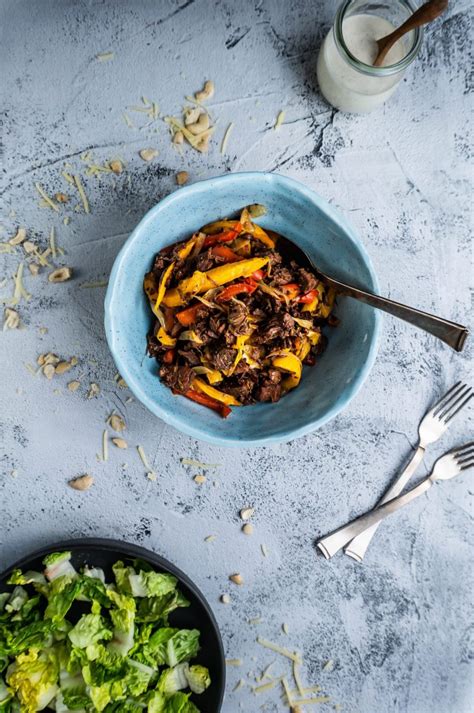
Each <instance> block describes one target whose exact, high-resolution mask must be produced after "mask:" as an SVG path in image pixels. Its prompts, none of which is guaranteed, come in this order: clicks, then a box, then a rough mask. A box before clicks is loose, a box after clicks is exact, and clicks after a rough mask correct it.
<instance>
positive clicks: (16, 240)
mask: <svg viewBox="0 0 474 713" xmlns="http://www.w3.org/2000/svg"><path fill="white" fill-rule="evenodd" d="M25 239H26V229H25V228H18V230H17V232H16V235H14V237H13V238H10V240H9V241H8V242H9V244H10V245H20V244H21V243H22V242H23V241H24V240H25Z"/></svg>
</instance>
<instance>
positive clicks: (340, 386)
mask: <svg viewBox="0 0 474 713" xmlns="http://www.w3.org/2000/svg"><path fill="white" fill-rule="evenodd" d="M250 203H263V204H264V205H265V206H266V208H267V214H266V215H265V216H263V217H262V218H259V219H258V222H259V224H260V225H262V227H264V228H265V227H266V228H270V229H272V230H275V231H276V232H278V233H281V234H282V235H285V236H286V237H288V238H290V239H291V240H293V241H295V242H297V243H298V244H299V245H301V247H302V248H303V249H304V250H305V251H306V252H307V253H308V254H309V255H310V256H311V258H312V259H313V260H314V262H315V263H316V264H318V265H319V266H320V267H321V268H322V269H323V270H324V271H327V272H328V274H332V275H334V276H335V277H340V278H342V279H343V278H344V277H346V278H348V279H350V280H352V282H353V283H354V284H356V285H358V286H360V287H366V288H368V289H370V290H374V291H376V289H377V284H376V278H375V275H374V273H373V270H372V268H371V265H370V260H369V258H368V257H367V255H366V253H365V251H364V249H363V247H362V245H361V244H360V242H359V240H358V238H357V236H356V235H355V234H354V232H353V230H352V229H351V228H350V226H349V225H347V224H346V223H345V222H344V220H343V219H342V218H341V217H340V216H339V215H338V214H337V212H336V211H334V210H333V209H332V208H331V207H330V206H329V205H328V204H327V203H326V202H325V201H323V200H322V199H321V198H319V197H318V196H317V195H316V194H315V193H313V192H312V191H310V190H309V189H307V188H305V187H304V186H303V185H301V184H299V183H297V182H296V181H293V180H291V179H288V178H283V177H282V176H278V175H276V174H262V173H247V174H245V173H243V174H228V175H226V176H222V177H220V178H216V179H209V180H207V181H202V182H201V183H197V184H194V185H192V186H189V187H185V188H183V189H180V190H178V191H176V192H175V193H173V194H172V195H171V196H169V197H167V198H166V199H164V200H163V201H162V202H161V203H159V204H158V205H157V206H156V207H155V208H153V209H152V210H151V211H150V212H149V213H148V214H147V215H146V216H145V217H144V219H143V220H142V221H141V223H140V224H139V225H138V227H137V228H136V229H135V231H134V232H133V233H132V235H131V237H130V238H129V240H128V241H127V243H126V244H125V245H124V247H123V248H122V251H121V252H120V254H119V256H118V257H117V260H116V262H115V264H114V268H113V271H112V275H111V279H110V283H109V288H108V291H107V297H106V310H105V311H106V318H105V319H106V322H105V324H106V332H107V339H108V342H109V346H110V349H111V351H112V354H113V356H114V359H115V361H116V364H117V367H118V369H119V371H120V373H121V374H122V376H123V377H124V379H125V381H126V382H127V384H128V385H129V386H130V388H131V389H132V391H133V392H134V393H135V395H136V396H137V398H139V399H140V400H141V401H142V402H143V403H144V404H145V405H146V406H147V407H148V408H149V409H150V410H151V411H152V412H153V413H155V414H156V415H157V416H160V417H161V418H163V419H164V420H165V421H167V422H168V423H170V424H171V425H173V426H175V427H176V428H178V429H180V430H182V431H184V432H185V433H188V434H190V435H192V436H195V437H197V438H202V439H204V440H208V441H211V442H214V443H218V444H228V445H238V444H239V443H245V444H262V443H266V442H272V441H281V440H290V439H291V438H293V437H296V436H299V435H303V434H305V433H307V432H309V431H311V430H313V429H314V428H316V427H318V426H320V425H322V424H323V423H325V422H326V421H327V420H328V419H330V418H332V417H333V416H335V415H336V413H338V411H340V410H341V409H342V408H343V407H344V406H345V405H346V404H347V403H348V401H349V400H350V398H351V397H352V396H353V395H354V393H355V392H356V391H357V390H358V388H359V387H360V385H361V384H362V382H363V380H364V378H365V376H366V374H367V373H368V371H369V369H370V367H371V365H372V363H373V360H374V358H375V347H376V341H377V339H376V337H377V332H378V320H379V316H378V314H377V312H376V311H375V310H373V309H371V308H369V307H367V306H365V305H363V304H361V303H359V302H356V301H355V300H350V299H347V298H340V299H339V300H338V304H337V308H336V310H335V314H336V315H337V316H338V317H339V318H340V320H341V324H340V326H339V327H337V328H335V329H330V330H329V331H328V332H327V335H328V338H329V345H328V348H327V350H326V352H325V353H324V354H323V355H322V357H320V358H319V360H318V362H317V364H316V366H314V367H305V369H304V375H303V378H302V382H301V384H300V386H299V387H298V388H297V389H295V390H294V391H293V392H291V393H290V394H289V395H287V396H285V397H284V398H283V399H282V400H281V401H280V402H278V403H277V404H257V405H255V406H246V407H244V408H237V409H234V410H233V412H232V414H231V416H229V417H228V418H227V419H225V420H224V419H221V418H220V417H219V416H217V415H216V414H215V413H214V412H211V411H209V410H208V409H206V408H203V407H202V406H199V405H197V404H194V403H193V402H191V401H189V400H188V399H185V398H182V397H176V396H173V394H172V393H171V391H170V390H169V389H167V388H166V387H164V386H163V385H162V384H161V383H160V381H159V378H158V376H157V373H158V365H157V363H156V361H155V360H154V359H150V358H149V357H148V356H147V355H146V334H147V332H148V331H149V329H150V325H151V316H150V311H149V307H148V304H147V301H146V299H145V297H144V294H143V288H142V282H143V276H144V274H145V272H147V271H148V270H149V269H150V266H151V264H152V260H153V257H154V255H155V253H156V252H158V250H160V249H161V248H162V247H164V246H165V245H169V244H170V243H173V242H176V241H179V240H183V239H185V238H187V237H189V235H190V234H191V233H193V232H195V231H196V229H197V228H199V227H200V226H201V225H204V224H205V223H208V222H210V221H212V220H215V219H217V218H220V217H225V216H229V215H232V214H234V213H236V212H238V211H239V210H240V209H241V208H242V207H243V206H245V205H248V204H250Z"/></svg>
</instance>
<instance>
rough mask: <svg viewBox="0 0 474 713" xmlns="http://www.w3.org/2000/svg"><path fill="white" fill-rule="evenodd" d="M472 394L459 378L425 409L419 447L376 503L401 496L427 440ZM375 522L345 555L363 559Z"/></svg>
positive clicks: (445, 426)
mask: <svg viewBox="0 0 474 713" xmlns="http://www.w3.org/2000/svg"><path fill="white" fill-rule="evenodd" d="M473 396H474V393H473V391H472V388H471V387H470V386H468V385H467V384H463V383H462V382H460V381H458V382H457V383H456V384H454V386H453V387H452V388H451V389H449V391H448V392H447V393H446V394H445V395H444V396H443V397H442V398H441V399H440V400H439V401H438V403H437V404H436V405H435V406H433V408H432V409H431V410H430V411H428V413H426V414H425V416H424V417H423V419H422V421H421V423H420V425H419V427H418V437H419V442H418V447H417V449H416V451H415V453H414V454H413V456H412V458H411V460H410V462H409V463H408V465H407V466H406V468H405V470H404V471H403V472H402V473H401V475H400V476H399V477H398V479H397V480H396V481H395V482H394V483H393V484H392V485H391V486H390V488H389V489H388V490H387V491H386V493H385V494H384V496H383V497H382V499H381V500H380V501H379V503H378V505H379V506H380V505H382V504H383V503H386V502H387V501H388V500H391V499H392V498H395V497H396V496H397V495H400V493H401V492H402V490H403V489H404V487H405V486H406V484H407V483H408V481H409V480H410V478H411V477H412V475H413V474H414V472H415V471H416V469H417V468H418V466H419V465H420V463H421V461H422V460H423V457H424V455H425V449H426V447H427V446H428V445H429V444H430V443H434V442H435V441H437V440H438V439H439V438H441V436H442V435H443V434H444V432H445V431H446V430H447V429H448V428H449V426H450V424H451V421H452V419H453V418H454V417H455V416H456V415H457V414H458V413H459V412H460V411H461V409H462V408H464V406H466V404H467V403H468V402H469V401H470V400H471V399H472V397H473ZM377 528H378V524H377V525H374V526H373V527H370V528H368V529H367V530H366V531H365V532H363V533H362V534H360V535H359V536H358V537H356V538H354V539H353V540H352V542H350V543H349V544H348V545H347V547H346V548H345V549H344V552H345V553H346V555H349V556H350V557H353V558H354V559H355V560H357V561H358V562H362V560H363V559H364V555H365V552H366V550H367V547H368V546H369V543H370V541H371V539H372V537H373V536H374V534H375V532H376V530H377Z"/></svg>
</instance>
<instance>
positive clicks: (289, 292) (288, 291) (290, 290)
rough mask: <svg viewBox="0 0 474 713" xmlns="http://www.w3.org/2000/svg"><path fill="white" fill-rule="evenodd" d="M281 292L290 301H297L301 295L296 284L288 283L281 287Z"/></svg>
mask: <svg viewBox="0 0 474 713" xmlns="http://www.w3.org/2000/svg"><path fill="white" fill-rule="evenodd" d="M280 290H281V292H283V294H285V295H286V296H287V297H289V298H290V300H293V299H295V298H296V297H298V295H299V294H300V288H299V286H298V285H297V284H296V282H287V283H286V285H281V286H280Z"/></svg>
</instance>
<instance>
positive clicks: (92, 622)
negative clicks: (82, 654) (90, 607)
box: [68, 614, 112, 649]
mask: <svg viewBox="0 0 474 713" xmlns="http://www.w3.org/2000/svg"><path fill="white" fill-rule="evenodd" d="M68 637H69V640H70V641H71V643H72V645H73V646H76V647H77V648H78V649H85V648H86V647H87V646H90V645H91V644H95V643H97V642H98V641H106V640H108V639H110V638H111V637H112V632H111V631H110V629H108V628H107V626H106V625H105V621H104V619H103V618H102V617H101V616H100V614H83V615H82V616H81V618H80V619H79V621H78V622H77V624H76V625H75V626H74V627H73V628H72V629H71V631H70V632H69V634H68Z"/></svg>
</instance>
